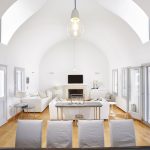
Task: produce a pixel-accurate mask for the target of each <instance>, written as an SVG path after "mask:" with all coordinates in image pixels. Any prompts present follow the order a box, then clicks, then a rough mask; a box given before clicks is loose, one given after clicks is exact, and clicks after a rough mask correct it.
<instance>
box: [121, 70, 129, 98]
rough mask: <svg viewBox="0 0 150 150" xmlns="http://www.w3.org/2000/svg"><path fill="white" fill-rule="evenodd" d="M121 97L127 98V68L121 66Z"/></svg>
mask: <svg viewBox="0 0 150 150" xmlns="http://www.w3.org/2000/svg"><path fill="white" fill-rule="evenodd" d="M122 97H124V98H128V68H122Z"/></svg>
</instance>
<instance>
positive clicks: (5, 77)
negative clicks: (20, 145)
mask: <svg viewBox="0 0 150 150" xmlns="http://www.w3.org/2000/svg"><path fill="white" fill-rule="evenodd" d="M0 68H4V69H5V74H4V80H5V81H4V86H5V87H4V95H5V96H4V103H3V107H4V120H3V122H2V124H1V125H3V124H5V123H6V122H7V65H3V64H0ZM1 125H0V126H1Z"/></svg>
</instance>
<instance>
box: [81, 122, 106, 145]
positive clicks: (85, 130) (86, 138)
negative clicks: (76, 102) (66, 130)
mask: <svg viewBox="0 0 150 150" xmlns="http://www.w3.org/2000/svg"><path fill="white" fill-rule="evenodd" d="M78 132H79V133H78V134H79V147H80V148H96V147H104V126H103V121H102V120H79V122H78Z"/></svg>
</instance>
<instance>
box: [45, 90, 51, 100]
mask: <svg viewBox="0 0 150 150" xmlns="http://www.w3.org/2000/svg"><path fill="white" fill-rule="evenodd" d="M46 95H47V97H49V98H52V91H51V90H47V91H46Z"/></svg>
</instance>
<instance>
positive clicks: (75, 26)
mask: <svg viewBox="0 0 150 150" xmlns="http://www.w3.org/2000/svg"><path fill="white" fill-rule="evenodd" d="M76 6H77V4H76V0H74V9H73V10H72V13H71V18H70V25H69V33H70V35H71V36H72V37H79V36H80V35H81V33H82V26H81V21H80V17H79V12H78V10H77V7H76Z"/></svg>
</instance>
